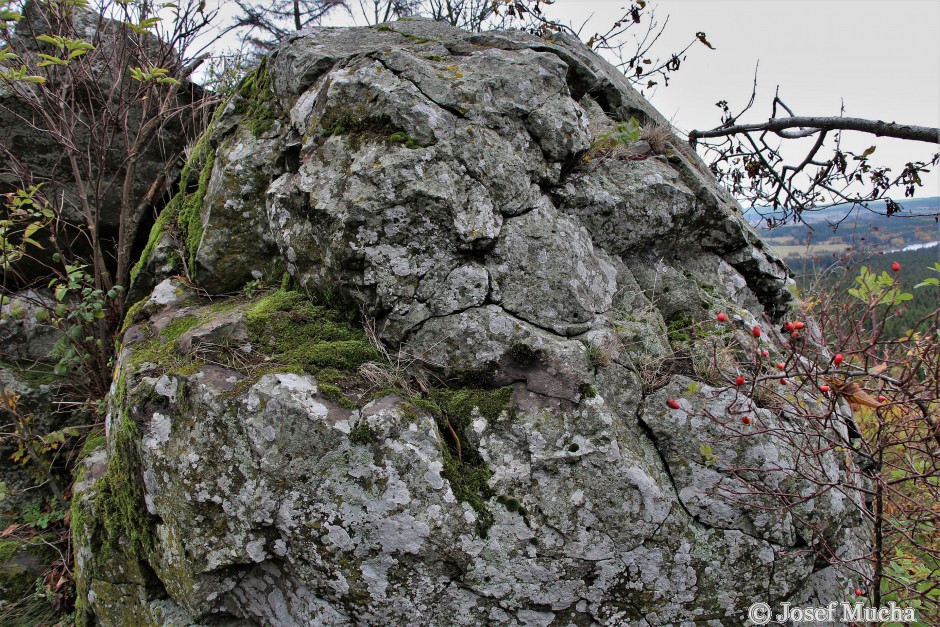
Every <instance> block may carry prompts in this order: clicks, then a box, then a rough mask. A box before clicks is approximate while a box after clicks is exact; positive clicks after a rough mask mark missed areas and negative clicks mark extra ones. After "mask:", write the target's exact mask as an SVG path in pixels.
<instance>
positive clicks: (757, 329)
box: [751, 327, 760, 337]
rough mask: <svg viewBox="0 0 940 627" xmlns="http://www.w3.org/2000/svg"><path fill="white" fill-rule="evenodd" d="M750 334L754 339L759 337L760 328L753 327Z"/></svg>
mask: <svg viewBox="0 0 940 627" xmlns="http://www.w3.org/2000/svg"><path fill="white" fill-rule="evenodd" d="M751 333H752V334H753V335H754V337H760V327H754V328H753V329H751Z"/></svg>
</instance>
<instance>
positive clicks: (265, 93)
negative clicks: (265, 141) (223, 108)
mask: <svg viewBox="0 0 940 627" xmlns="http://www.w3.org/2000/svg"><path fill="white" fill-rule="evenodd" d="M238 95H239V96H241V97H242V100H241V101H240V102H239V103H238V106H237V108H236V110H235V111H236V113H237V114H238V115H241V116H243V117H244V119H245V121H247V123H248V128H249V129H250V130H251V132H252V134H253V135H254V136H255V137H258V136H259V135H261V134H262V133H266V132H268V131H269V130H271V127H273V126H274V121H275V120H277V111H276V108H277V105H276V103H275V101H274V93H273V92H272V91H271V76H270V74H269V73H268V62H267V59H262V61H261V63H260V64H259V65H258V67H257V68H255V70H254V71H253V72H251V73H250V74H248V76H246V77H245V78H244V79H243V80H242V83H241V85H240V86H239V87H238Z"/></svg>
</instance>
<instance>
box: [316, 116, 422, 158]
mask: <svg viewBox="0 0 940 627" xmlns="http://www.w3.org/2000/svg"><path fill="white" fill-rule="evenodd" d="M320 125H321V127H322V128H324V129H328V130H327V131H326V132H325V134H326V135H332V136H339V135H345V136H346V137H347V139H348V141H349V145H350V148H352V149H353V150H359V147H360V146H361V145H362V144H363V143H366V142H385V143H389V144H403V145H404V146H405V147H406V148H411V149H416V148H421V147H422V146H421V142H419V141H418V140H417V139H415V138H414V137H411V136H410V135H408V133H406V132H405V131H404V130H402V129H401V127H399V126H398V125H396V124H395V123H393V122H392V120H391V118H390V117H388V116H387V115H368V114H367V113H365V112H363V113H362V114H360V115H356V114H355V113H354V112H353V111H350V110H348V109H347V110H344V111H343V112H342V113H340V114H338V115H337V114H334V115H327V116H324V118H323V120H322V121H321V122H320Z"/></svg>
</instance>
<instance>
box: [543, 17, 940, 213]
mask: <svg viewBox="0 0 940 627" xmlns="http://www.w3.org/2000/svg"><path fill="white" fill-rule="evenodd" d="M625 4H626V3H625V2H623V1H622V0H558V2H556V4H555V6H554V7H553V9H554V10H555V11H557V12H558V14H559V15H564V16H570V18H569V19H575V20H577V19H580V20H581V21H583V20H584V19H585V17H586V16H587V15H591V14H592V15H593V18H592V20H591V22H589V23H588V27H587V30H592V28H591V27H592V26H593V25H594V24H598V25H599V26H596V27H594V29H593V30H596V29H597V28H601V27H602V26H603V25H604V24H606V23H609V22H610V21H611V20H612V19H616V16H617V12H618V10H619V9H620V7H623V6H624V5H625ZM650 6H652V7H655V8H656V14H657V19H664V18H665V17H666V16H667V15H668V17H669V25H668V28H667V29H666V31H665V33H664V35H663V39H662V42H663V44H664V52H665V51H669V50H671V49H673V48H681V47H682V46H683V45H684V44H685V43H686V42H688V41H691V40H692V39H693V38H694V36H695V33H696V32H697V31H704V32H705V33H706V35H707V37H708V40H709V42H711V44H712V45H713V46H715V48H716V49H715V50H708V49H707V48H706V47H704V46H703V45H701V44H699V45H696V46H693V47H692V48H691V49H690V50H689V52H688V58H687V60H686V62H685V63H684V64H683V66H682V68H681V70H680V71H679V72H677V73H676V74H675V75H674V76H673V78H672V80H671V81H670V85H669V87H666V88H657V91H656V92H655V93H653V94H651V95H650V100H651V101H652V102H653V104H654V105H656V107H657V108H658V109H659V110H660V112H662V113H663V115H665V116H666V118H668V119H670V120H671V121H672V122H673V124H675V125H676V126H677V127H678V128H680V129H681V130H683V131H689V130H691V129H693V128H698V129H702V128H711V127H714V126H716V125H717V124H718V121H719V110H718V108H717V107H715V103H716V102H718V101H719V100H728V101H729V102H730V103H731V104H732V109H734V110H735V111H737V110H739V109H740V107H742V106H743V105H744V104H745V103H746V102H747V100H748V99H749V97H750V93H751V87H752V85H753V76H754V69H755V66H756V65H757V63H758V61H759V62H760V66H759V69H758V75H757V78H758V92H757V100H756V103H755V106H754V107H752V109H751V110H750V111H749V112H748V114H746V115H745V117H743V118H742V120H741V121H760V120H762V119H766V118H768V117H769V116H770V105H771V102H772V99H773V94H774V91H775V90H776V89H777V86H778V85H779V88H780V94H781V97H782V98H783V100H784V101H785V102H786V103H787V104H788V105H789V106H790V107H791V108H792V109H793V110H794V112H795V113H797V114H798V115H838V113H839V109H840V106H841V105H842V104H843V103H844V105H845V115H847V116H852V117H863V118H874V119H881V120H887V121H897V122H903V123H907V124H918V125H923V126H933V127H937V126H940V1H938V0H891V1H890V2H889V1H885V0H882V1H877V2H876V1H869V0H707V1H704V0H655V1H654V2H651V5H650ZM581 16H584V17H581ZM851 135H853V136H851V137H850V134H848V133H847V134H846V135H845V137H844V141H845V142H847V143H849V145H850V146H853V145H854V146H856V147H857V149H858V150H859V151H861V150H864V149H865V148H866V147H867V146H868V145H871V143H872V138H871V137H867V136H862V135H856V134H851ZM877 143H878V150H877V151H876V153H875V155H873V160H875V161H877V160H876V159H874V158H875V157H880V158H881V159H884V163H885V164H888V165H893V166H895V167H894V168H893V169H894V170H895V171H897V170H898V169H899V168H900V167H903V164H904V163H905V162H907V161H909V160H912V159H915V160H924V161H926V160H929V158H930V157H931V155H933V154H934V152H936V150H937V146H935V145H930V144H914V143H912V142H902V141H899V140H884V139H882V140H878V142H877ZM938 195H940V172H938V171H933V172H931V173H930V175H928V176H927V177H926V178H925V179H924V188H923V190H921V193H919V194H918V196H938Z"/></svg>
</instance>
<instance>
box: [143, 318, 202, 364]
mask: <svg viewBox="0 0 940 627" xmlns="http://www.w3.org/2000/svg"><path fill="white" fill-rule="evenodd" d="M202 321H203V319H202V318H200V317H198V316H193V315H187V316H181V317H179V318H175V319H173V320H172V321H170V323H169V324H167V325H166V326H165V327H164V328H163V329H161V330H160V333H158V334H156V335H155V336H154V337H152V338H150V339H149V340H147V341H145V342H141V343H140V344H138V345H136V346H135V347H134V351H133V354H132V356H131V362H130V363H131V367H132V368H133V369H134V370H135V371H136V370H139V369H140V368H141V367H142V366H143V365H144V364H147V363H150V364H153V366H154V367H157V368H167V369H169V368H172V367H173V366H176V365H179V364H180V360H179V355H178V354H177V351H176V343H177V341H178V340H179V338H180V336H181V335H183V333H185V332H186V331H189V330H190V329H191V328H193V327H194V326H196V325H197V324H198V323H200V322H202Z"/></svg>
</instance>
